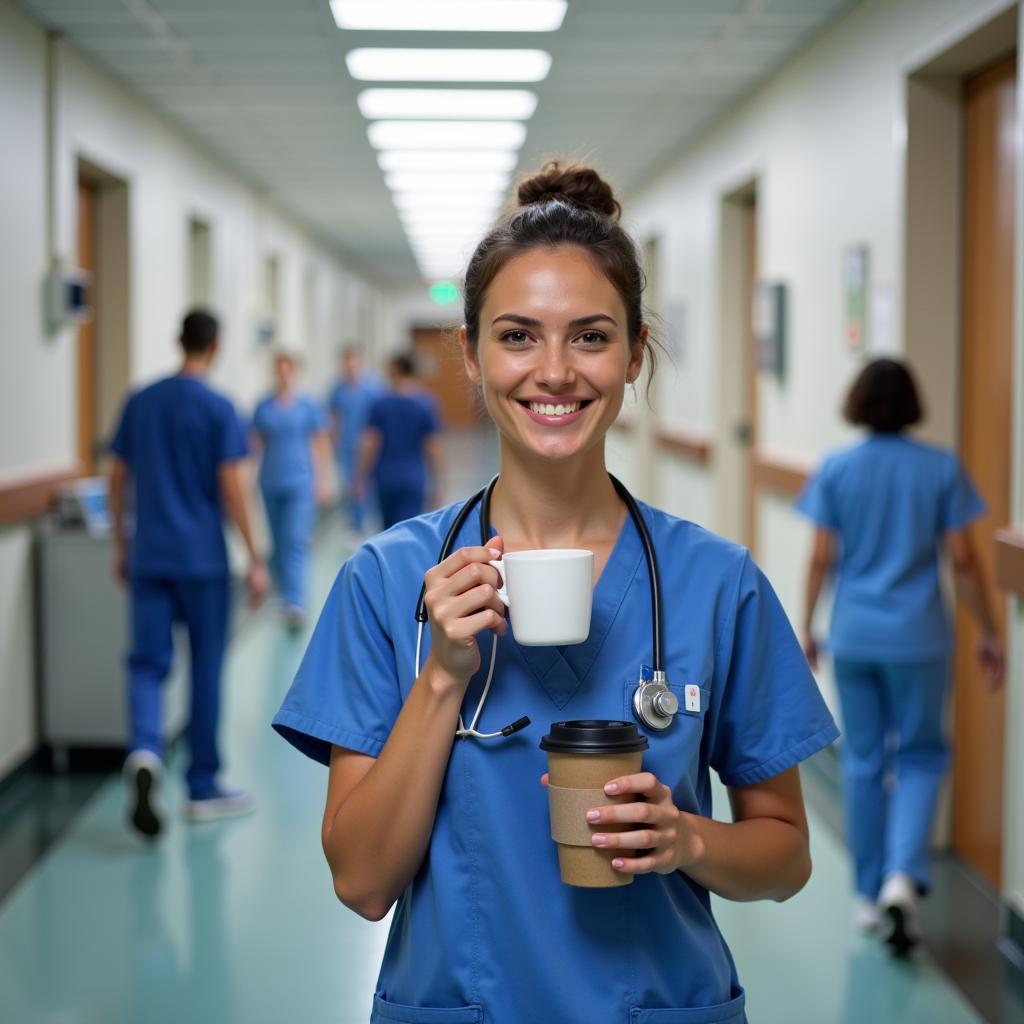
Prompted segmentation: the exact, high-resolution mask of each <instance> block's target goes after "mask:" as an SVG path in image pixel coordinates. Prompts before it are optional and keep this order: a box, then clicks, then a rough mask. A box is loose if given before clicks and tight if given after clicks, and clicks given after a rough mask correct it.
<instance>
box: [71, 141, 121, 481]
mask: <svg viewBox="0 0 1024 1024" xmlns="http://www.w3.org/2000/svg"><path fill="white" fill-rule="evenodd" d="M75 244H76V257H77V261H78V266H79V267H80V268H81V269H82V270H85V271H87V272H88V274H89V275H90V277H91V286H90V305H91V306H92V311H93V315H92V318H91V319H90V320H89V321H88V322H86V323H83V324H80V325H79V327H78V332H77V338H76V347H77V356H78V369H77V374H76V376H77V381H76V395H77V399H78V415H77V434H78V441H77V449H78V460H79V462H80V464H81V467H82V472H83V473H85V474H86V475H92V474H95V473H97V472H100V471H102V468H103V467H102V461H103V457H104V453H105V452H106V448H107V443H108V441H109V438H110V435H111V431H112V430H113V428H114V424H115V423H116V422H117V417H118V414H119V412H120V409H121V405H122V403H123V402H124V397H125V393H126V391H127V390H128V386H129V384H130V381H131V336H130V308H131V307H130V286H131V281H130V276H129V259H128V186H127V184H126V183H125V182H123V181H121V180H120V179H118V178H115V177H113V176H112V175H110V174H108V173H106V172H105V171H103V170H101V169H100V168H99V167H96V166H95V165H93V164H90V163H88V162H86V161H84V160H79V161H78V179H77V211H76V242H75Z"/></svg>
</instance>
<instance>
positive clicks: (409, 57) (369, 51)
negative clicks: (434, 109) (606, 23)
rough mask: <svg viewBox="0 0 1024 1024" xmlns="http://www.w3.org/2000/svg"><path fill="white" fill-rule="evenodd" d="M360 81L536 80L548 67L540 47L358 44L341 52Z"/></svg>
mask: <svg viewBox="0 0 1024 1024" xmlns="http://www.w3.org/2000/svg"><path fill="white" fill-rule="evenodd" d="M345 63H346V65H348V72H349V74H350V75H351V76H352V77H353V78H355V79H357V80H359V81H362V82H540V81H543V79H544V78H546V77H547V73H548V71H549V70H550V69H551V54H550V53H547V52H546V51H544V50H433V49H429V50H423V49H376V48H361V49H356V50H351V51H349V53H347V54H346V55H345Z"/></svg>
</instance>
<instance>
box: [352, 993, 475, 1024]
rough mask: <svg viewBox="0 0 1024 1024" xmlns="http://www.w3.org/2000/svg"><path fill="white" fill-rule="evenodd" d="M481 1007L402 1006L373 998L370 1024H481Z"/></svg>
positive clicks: (379, 997) (376, 996)
mask: <svg viewBox="0 0 1024 1024" xmlns="http://www.w3.org/2000/svg"><path fill="white" fill-rule="evenodd" d="M483 1019H484V1011H483V1007H482V1006H402V1005H401V1004H400V1003H391V1002H388V1000H386V999H383V998H382V997H381V996H379V995H375V996H374V997H373V1014H372V1015H371V1017H370V1024H378V1022H379V1024H483Z"/></svg>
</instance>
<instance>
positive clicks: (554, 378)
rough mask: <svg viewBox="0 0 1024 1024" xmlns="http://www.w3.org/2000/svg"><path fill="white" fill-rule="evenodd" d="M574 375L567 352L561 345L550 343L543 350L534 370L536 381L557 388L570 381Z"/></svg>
mask: <svg viewBox="0 0 1024 1024" xmlns="http://www.w3.org/2000/svg"><path fill="white" fill-rule="evenodd" d="M574 377H575V371H574V370H573V367H572V362H571V360H570V359H569V354H568V353H567V352H564V351H563V350H562V348H561V346H556V345H552V346H551V347H550V348H548V349H546V350H545V351H544V352H543V355H542V358H541V362H540V365H539V366H538V367H537V371H536V378H537V382H538V383H541V384H546V385H547V386H548V387H549V388H559V387H562V386H564V385H566V384H568V383H570V382H571V381H572V380H573V379H574Z"/></svg>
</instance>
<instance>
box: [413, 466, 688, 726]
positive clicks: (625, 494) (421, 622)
mask: <svg viewBox="0 0 1024 1024" xmlns="http://www.w3.org/2000/svg"><path fill="white" fill-rule="evenodd" d="M608 476H609V478H610V480H611V482H612V486H613V487H614V488H615V490H616V492H617V493H618V495H619V497H620V498H621V499H622V500H623V501H624V502H625V504H626V508H627V509H628V510H629V515H630V518H631V519H632V520H633V525H634V526H636V529H637V533H639V534H640V540H641V541H642V543H643V546H644V558H645V559H646V560H647V574H648V576H649V578H650V588H651V637H652V644H651V645H652V647H653V649H654V650H653V659H652V665H650V666H647V665H644V666H643V667H642V668H641V670H640V679H639V681H638V682H637V685H636V689H635V690H634V691H633V714H634V716H635V717H636V720H637V721H638V722H639V723H640V724H641V725H643V726H646V727H647V728H648V729H656V730H661V729H667V728H668V727H669V726H670V725H671V724H672V720H673V719H674V718H675V716H676V713H677V712H678V711H679V698H678V697H676V695H675V694H674V693H673V692H672V691H671V690H670V689H669V688H668V676H667V675H666V673H665V662H664V655H663V652H662V644H661V633H662V610H661V609H662V601H661V577H660V575H659V574H658V561H657V558H656V557H655V554H654V544H653V543H652V541H651V534H650V532H649V531H648V529H647V524H646V523H645V522H644V518H643V516H642V515H641V514H640V509H639V507H638V506H637V503H636V501H635V500H634V498H633V495H632V494H630V493H629V491H628V490H626V488H625V486H624V485H623V484H622V483H621V482H620V481H619V480H617V479H616V478H615V477H614V476H612V475H611V473H609V474H608ZM497 482H498V478H497V477H494V479H493V480H491V482H490V483H489V484H488V485H487V486H486V487H484V488H483V489H482V490H480V491H478V492H477V493H476V494H474V495H473V496H472V497H471V498H470V499H469V500H468V501H467V502H466V503H465V504H464V505H463V506H462V508H460V509H459V513H458V515H457V516H456V517H455V521H454V522H453V523H452V525H451V529H449V531H448V534H447V536H446V537H445V539H444V543H443V544H442V545H441V551H440V553H439V554H438V556H437V561H438V562H443V561H444V560H445V559H446V558H447V557H448V556H449V555H450V554H451V553H452V548H453V547H454V546H455V538H456V537H457V536H458V535H459V531H460V530H461V529H462V527H463V525H464V523H465V522H466V519H467V518H468V517H469V514H470V513H471V512H472V511H473V509H474V508H475V507H476V505H477V504H478V503H479V504H480V543H481V545H482V546H483V547H486V546H487V542H488V541H489V540H490V536H489V531H490V525H491V495H492V494H493V493H494V485H495V484H496V483H497ZM426 592H427V584H426V581H424V583H423V586H422V587H420V596H419V600H418V601H417V602H416V622H417V623H418V627H417V630H416V676H415V677H414V678H418V677H419V674H420V653H421V651H422V645H423V627H424V626H425V625H426V622H427V606H426V603H425V597H426ZM497 654H498V637H497V634H495V635H494V639H493V641H492V643H491V660H490V664H489V666H488V669H487V680H486V682H485V683H484V689H483V693H482V694H481V695H480V702H479V703H478V704H477V706H476V711H475V712H474V713H473V718H472V720H471V721H470V723H469V727H468V728H467V727H466V725H465V723H464V722H463V719H462V715H461V714H460V715H459V728H458V729H457V730H456V732H455V735H456V736H461V737H464V738H465V737H472V738H474V739H479V740H489V739H494V738H496V737H498V736H511V735H512V734H513V733H516V732H519V730H520V729H525V728H526V727H527V726H528V725H529V724H530V719H529V718H526V717H523V718H520V719H518V720H517V721H515V722H512V723H511V725H506V726H505V728H504V729H501V730H499V731H498V732H478V731H477V723H478V722H479V721H480V713H481V711H482V710H483V707H484V704H485V703H486V702H487V694H488V693H489V692H490V689H491V680H492V679H493V678H494V663H495V659H496V658H497Z"/></svg>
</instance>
